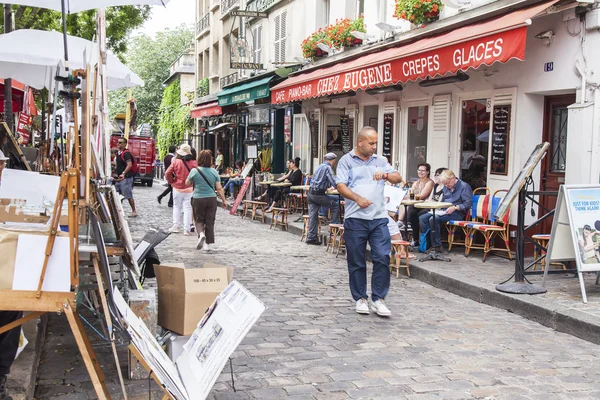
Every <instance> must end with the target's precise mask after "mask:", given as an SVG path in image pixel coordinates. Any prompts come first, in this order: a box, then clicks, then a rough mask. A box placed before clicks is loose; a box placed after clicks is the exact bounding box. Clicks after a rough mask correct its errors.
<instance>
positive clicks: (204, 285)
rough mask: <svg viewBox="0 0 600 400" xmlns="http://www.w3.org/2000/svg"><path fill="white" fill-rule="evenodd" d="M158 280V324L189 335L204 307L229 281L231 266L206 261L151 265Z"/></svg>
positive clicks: (200, 317)
mask: <svg viewBox="0 0 600 400" xmlns="http://www.w3.org/2000/svg"><path fill="white" fill-rule="evenodd" d="M154 271H155V273H156V281H157V284H158V324H159V325H160V326H162V327H163V328H165V329H168V330H170V331H173V332H175V333H178V334H180V335H184V336H187V335H191V334H192V333H193V332H194V330H195V329H196V325H197V324H198V322H200V320H201V319H202V316H203V315H204V313H205V311H206V309H207V308H208V307H209V306H210V305H211V304H212V302H213V301H214V300H215V298H216V297H217V295H218V294H219V293H221V292H222V291H223V289H225V288H226V287H227V285H228V284H229V282H231V279H232V277H233V267H226V266H223V265H217V264H211V263H207V264H205V265H204V266H203V267H202V268H185V266H184V265H183V264H166V265H159V266H155V267H154Z"/></svg>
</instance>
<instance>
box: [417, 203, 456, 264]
mask: <svg viewBox="0 0 600 400" xmlns="http://www.w3.org/2000/svg"><path fill="white" fill-rule="evenodd" d="M414 206H415V207H416V208H425V209H427V208H429V209H430V210H431V211H432V212H433V224H432V225H431V227H430V228H429V230H430V231H429V236H430V237H431V238H432V239H431V241H432V243H433V238H434V237H435V232H436V223H435V217H436V215H435V212H436V211H437V210H439V209H442V208H448V207H452V203H448V202H444V201H423V202H421V203H417V204H415V205H414ZM429 260H432V261H447V262H450V259H449V258H448V257H444V256H443V255H442V254H441V253H438V252H436V251H432V252H431V253H428V254H426V255H425V257H423V258H419V261H421V262H422V261H429Z"/></svg>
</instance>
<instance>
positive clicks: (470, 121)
mask: <svg viewBox="0 0 600 400" xmlns="http://www.w3.org/2000/svg"><path fill="white" fill-rule="evenodd" d="M461 108H462V109H461V119H460V137H461V154H460V160H461V161H460V178H461V179H462V180H463V181H465V182H467V183H468V184H469V186H471V188H472V189H476V188H479V187H487V165H488V148H489V141H490V112H489V111H488V109H487V99H473V100H463V102H462V104H461Z"/></svg>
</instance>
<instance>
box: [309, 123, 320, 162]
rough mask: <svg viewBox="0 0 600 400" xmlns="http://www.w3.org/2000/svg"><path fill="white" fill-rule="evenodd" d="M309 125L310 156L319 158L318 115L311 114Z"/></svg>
mask: <svg viewBox="0 0 600 400" xmlns="http://www.w3.org/2000/svg"><path fill="white" fill-rule="evenodd" d="M309 125H310V156H311V157H312V158H318V157H319V114H316V113H312V114H311V115H310V120H309Z"/></svg>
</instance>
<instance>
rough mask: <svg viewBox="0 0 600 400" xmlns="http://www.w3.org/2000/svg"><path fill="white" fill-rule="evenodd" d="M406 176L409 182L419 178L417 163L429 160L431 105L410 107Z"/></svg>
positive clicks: (408, 112)
mask: <svg viewBox="0 0 600 400" xmlns="http://www.w3.org/2000/svg"><path fill="white" fill-rule="evenodd" d="M407 114H408V118H407V124H406V126H407V144H406V174H405V175H406V178H405V180H406V181H407V182H413V181H416V180H418V179H419V177H418V175H417V165H419V164H421V163H425V162H428V161H427V134H428V131H429V123H428V122H429V106H426V105H422V106H415V107H408V111H407Z"/></svg>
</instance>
